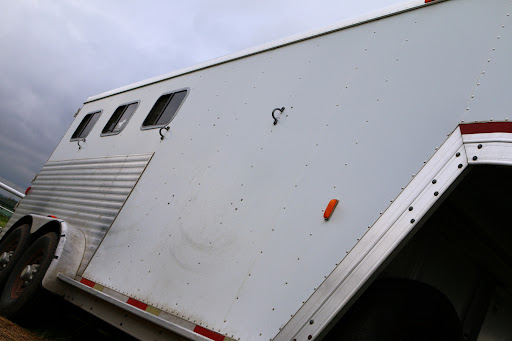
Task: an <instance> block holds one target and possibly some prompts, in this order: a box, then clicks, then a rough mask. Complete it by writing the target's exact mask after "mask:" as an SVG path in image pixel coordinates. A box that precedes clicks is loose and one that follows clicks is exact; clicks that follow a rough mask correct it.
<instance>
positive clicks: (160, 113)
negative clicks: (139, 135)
mask: <svg viewBox="0 0 512 341" xmlns="http://www.w3.org/2000/svg"><path fill="white" fill-rule="evenodd" d="M187 93H188V90H182V91H177V92H173V93H170V94H165V95H163V96H161V97H160V98H159V99H158V100H157V101H156V103H155V105H154V106H153V108H152V109H151V111H150V112H149V114H148V116H147V117H146V119H145V120H144V123H142V129H150V128H158V127H163V126H166V125H167V124H169V123H170V122H171V121H172V119H173V118H174V116H176V113H177V112H178V109H179V108H180V106H181V104H182V103H183V100H184V99H185V97H186V96H187Z"/></svg>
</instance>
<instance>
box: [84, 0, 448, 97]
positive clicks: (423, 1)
mask: <svg viewBox="0 0 512 341" xmlns="http://www.w3.org/2000/svg"><path fill="white" fill-rule="evenodd" d="M444 1H447V0H409V1H406V2H403V3H400V4H397V5H392V6H388V7H385V8H383V9H380V10H378V11H374V12H370V13H368V14H364V15H361V16H357V17H355V18H351V19H346V20H342V21H339V22H336V23H334V24H330V25H327V26H324V27H322V28H320V29H315V30H312V31H308V32H305V33H299V34H295V35H292V36H288V37H285V38H282V39H278V40H274V41H271V42H268V43H265V44H262V45H258V46H255V47H251V48H248V49H244V50H241V51H239V52H234V53H230V54H227V55H225V56H222V57H218V58H214V59H211V60H208V61H205V62H202V63H199V64H195V65H193V66H189V67H185V68H182V69H179V70H177V71H173V72H171V73H167V74H164V75H160V76H155V77H152V78H148V79H145V80H143V81H140V82H136V83H132V84H129V85H126V86H123V87H120V88H116V89H113V90H109V91H106V92H103V93H100V94H98V95H95V96H91V97H89V98H87V100H86V101H85V102H84V104H86V103H89V102H94V101H97V100H99V99H102V98H106V97H110V96H114V95H117V94H120V93H123V92H127V91H131V90H134V89H137V88H141V87H144V86H148V85H151V84H154V83H159V82H163V81H166V80H168V79H171V78H175V77H178V76H182V75H185V74H188V73H192V72H196V71H199V70H203V69H206V68H210V67H213V66H216V65H220V64H224V63H227V62H230V61H234V60H237V59H241V58H245V57H249V56H252V55H256V54H259V53H263V52H266V51H270V50H274V49H277V48H280V47H283V46H287V45H291V44H295V43H298V42H301V41H304V40H309V39H313V38H316V37H319V36H322V35H326V34H329V33H333V32H336V31H341V30H344V29H347V28H351V27H354V26H359V25H362V24H365V23H368V22H372V21H376V20H379V19H382V18H386V17H390V16H393V15H397V14H400V13H403V12H407V11H411V10H415V9H418V8H421V7H425V6H430V5H433V4H437V3H440V2H444Z"/></svg>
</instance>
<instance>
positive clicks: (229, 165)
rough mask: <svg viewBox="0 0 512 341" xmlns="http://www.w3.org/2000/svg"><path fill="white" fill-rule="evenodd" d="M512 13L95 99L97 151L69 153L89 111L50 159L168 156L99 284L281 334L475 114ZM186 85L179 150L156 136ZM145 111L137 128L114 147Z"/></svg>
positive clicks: (320, 42)
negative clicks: (123, 123)
mask: <svg viewBox="0 0 512 341" xmlns="http://www.w3.org/2000/svg"><path fill="white" fill-rule="evenodd" d="M509 7H510V2H509V1H505V0H494V1H492V2H489V1H481V0H453V1H447V2H443V3H440V4H438V5H436V6H428V7H425V8H422V9H420V10H415V11H409V12H406V13H403V14H400V15H397V16H391V17H388V18H385V19H382V20H378V21H372V22H369V23H367V24H365V25H361V26H355V27H351V28H347V29H344V30H341V31H337V32H333V33H330V34H326V35H321V36H319V37H317V38H315V39H309V40H304V41H301V42H297V43H295V44H289V45H286V46H284V47H282V48H279V49H272V50H269V51H267V52H265V53H261V54H255V55H251V56H248V57H245V58H242V59H237V60H234V61H231V62H229V63H222V64H219V65H217V66H215V67H210V68H207V69H204V70H201V71H200V72H191V73H187V74H184V75H182V76H180V77H175V78H172V79H169V80H165V81H162V82H159V83H156V84H153V85H151V86H148V87H142V88H137V89H134V90H132V91H127V92H123V93H120V94H117V95H112V96H111V97H108V98H105V99H102V100H98V101H94V102H91V103H87V104H86V105H85V106H84V108H83V109H82V111H81V112H82V113H83V114H85V113H87V112H91V111H94V110H100V109H103V115H102V116H101V117H100V119H99V121H98V123H97V124H96V127H95V128H94V129H93V130H92V131H91V134H90V135H89V136H88V137H87V141H86V142H85V144H84V145H83V148H82V149H78V146H77V144H76V143H72V142H69V138H70V136H71V134H72V132H73V131H74V130H75V129H76V126H77V125H78V124H79V122H80V120H81V118H82V117H83V114H81V115H79V116H78V117H77V120H76V122H74V123H73V124H72V126H71V128H70V130H69V131H68V133H66V136H65V137H64V139H63V141H62V142H61V143H60V144H59V146H58V147H57V149H56V150H55V152H54V153H53V155H52V157H51V159H50V161H58V160H65V159H79V158H95V157H101V156H108V155H119V154H130V153H147V152H154V153H155V154H154V157H153V159H152V162H151V164H150V165H149V166H148V168H147V170H146V171H145V173H144V175H143V176H142V177H141V179H140V180H139V183H138V185H137V186H136V187H135V188H134V191H133V194H132V195H131V196H130V198H129V199H128V200H127V202H126V204H125V206H124V208H123V210H122V211H121V213H120V215H119V216H118V219H117V220H116V221H115V223H114V224H113V225H112V228H111V230H110V231H109V233H108V234H107V235H106V237H105V239H104V242H103V243H102V245H101V246H100V248H99V249H98V251H97V254H96V255H95V257H94V258H93V260H92V261H91V263H90V266H89V267H88V268H87V269H86V271H85V272H84V277H86V278H89V279H91V280H94V281H95V282H97V283H100V284H101V285H104V286H106V287H109V288H111V289H114V290H117V291H119V292H122V293H123V294H126V295H128V296H131V297H134V298H136V299H138V300H141V301H143V302H145V303H147V304H150V305H154V306H156V307H158V308H160V309H163V310H166V311H168V312H171V313H175V314H176V315H179V316H181V317H183V318H185V319H188V320H190V321H194V322H195V323H197V324H200V325H202V326H204V327H207V328H210V329H214V330H215V331H219V332H221V333H223V334H225V335H229V336H230V337H234V338H241V339H245V340H257V339H269V338H272V337H274V336H275V335H276V334H277V333H278V332H279V329H280V328H281V327H282V326H284V325H285V324H286V322H287V321H288V320H289V318H290V316H291V315H293V314H295V313H296V312H297V310H298V309H299V308H300V307H301V306H302V304H303V302H305V301H306V300H307V299H308V298H309V297H310V296H311V294H312V293H313V292H314V291H315V289H316V288H318V286H319V285H320V284H321V283H322V281H323V280H324V278H325V276H328V275H329V274H330V273H331V271H332V270H333V269H334V267H335V266H336V265H337V264H338V263H339V262H340V261H341V260H342V259H343V258H344V257H345V255H346V252H347V251H349V250H351V249H352V247H353V246H354V245H355V244H356V242H357V239H358V238H360V237H361V235H363V234H364V233H365V231H366V230H367V228H368V226H370V225H372V224H373V223H374V222H375V221H376V220H377V218H379V216H380V214H379V213H380V212H383V211H384V210H385V209H386V208H387V207H388V205H389V204H390V201H391V200H392V199H394V198H396V196H397V195H398V194H399V192H400V188H401V187H404V186H406V184H407V183H408V182H409V180H410V179H411V175H412V174H413V173H417V172H418V171H419V169H420V168H421V166H422V165H423V162H424V160H426V159H428V158H429V157H430V155H432V153H433V152H434V148H435V147H437V146H439V145H440V144H441V143H442V142H443V141H444V140H445V139H446V135H447V134H448V133H450V132H451V131H452V130H453V128H454V127H455V126H456V125H457V124H458V123H459V121H460V120H461V119H464V118H465V115H467V110H466V108H467V103H468V101H469V99H470V98H471V95H472V93H473V89H474V87H475V86H476V85H475V84H476V82H477V79H478V77H479V75H480V74H481V71H482V65H483V63H484V62H485V61H486V60H487V55H488V52H489V51H491V49H492V45H493V43H494V39H495V33H496V32H495V31H496V21H497V20H498V19H497V17H500V16H501V15H502V13H503V12H504V11H506V9H507V8H509ZM455 18H456V25H454V20H455ZM502 51H503V53H509V52H507V51H508V50H507V49H503V50H500V51H498V53H502ZM505 57H506V56H505ZM505 57H502V58H501V59H499V58H496V60H498V61H501V62H500V63H501V64H505V65H508V64H506V60H507V58H505ZM508 57H510V55H508ZM501 66H502V67H503V66H504V65H501ZM183 87H189V88H190V89H191V90H190V94H189V96H188V98H187V100H186V101H185V103H184V104H183V106H182V108H181V109H180V111H179V112H178V114H177V116H176V118H175V119H174V120H173V122H172V124H171V129H170V131H169V132H168V133H166V135H165V136H166V137H165V139H164V140H160V136H159V135H158V130H147V131H141V130H140V124H141V123H142V121H143V120H144V117H145V116H146V115H147V113H148V112H149V110H150V109H151V107H152V105H153V104H154V103H155V101H156V100H157V99H158V97H159V96H160V95H161V94H163V93H165V92H169V91H172V90H175V89H180V88H183ZM489 96H491V97H490V98H489V100H487V102H488V103H487V104H488V106H492V105H493V104H492V103H494V102H493V101H492V94H491V93H489ZM132 100H141V103H140V105H139V107H138V109H137V111H136V112H135V114H134V116H133V117H132V119H131V121H130V124H129V125H128V126H127V127H126V128H125V130H123V131H122V132H121V133H120V134H119V135H116V136H108V137H100V136H99V135H100V131H101V129H102V128H103V126H104V125H105V123H106V122H107V121H108V119H109V118H110V115H111V113H113V112H114V110H115V109H116V108H117V106H119V105H120V104H122V103H126V102H128V101H132ZM282 106H284V107H285V108H286V109H285V111H284V113H283V114H282V115H279V123H278V124H277V125H276V126H273V125H272V121H273V120H272V118H271V116H270V113H271V112H272V109H274V108H276V107H282ZM471 112H472V115H474V116H473V117H475V118H477V119H479V120H487V119H489V108H486V110H475V111H471ZM333 198H337V199H340V205H339V206H338V208H337V209H336V211H335V213H334V216H333V217H332V219H331V220H330V221H329V222H328V223H326V222H325V221H324V220H323V217H322V213H323V212H322V210H323V209H324V208H325V206H326V205H327V203H328V202H329V200H330V199H333Z"/></svg>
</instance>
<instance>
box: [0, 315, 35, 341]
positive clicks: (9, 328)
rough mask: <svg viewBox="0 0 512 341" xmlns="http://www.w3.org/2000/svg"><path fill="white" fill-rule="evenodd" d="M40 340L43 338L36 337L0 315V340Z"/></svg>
mask: <svg viewBox="0 0 512 341" xmlns="http://www.w3.org/2000/svg"><path fill="white" fill-rule="evenodd" d="M37 340H39V341H41V340H45V339H43V338H41V337H37V336H36V335H35V334H33V333H31V332H29V331H28V330H26V329H24V328H22V327H20V326H18V325H16V324H14V323H13V322H11V321H9V320H7V319H6V318H4V317H2V316H0V341H37Z"/></svg>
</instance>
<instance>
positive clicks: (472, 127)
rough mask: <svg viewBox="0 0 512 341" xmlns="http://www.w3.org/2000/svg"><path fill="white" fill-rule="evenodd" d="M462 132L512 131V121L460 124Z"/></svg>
mask: <svg viewBox="0 0 512 341" xmlns="http://www.w3.org/2000/svg"><path fill="white" fill-rule="evenodd" d="M460 132H461V133H462V134H485V133H512V122H482V123H468V124H461V125H460Z"/></svg>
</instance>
